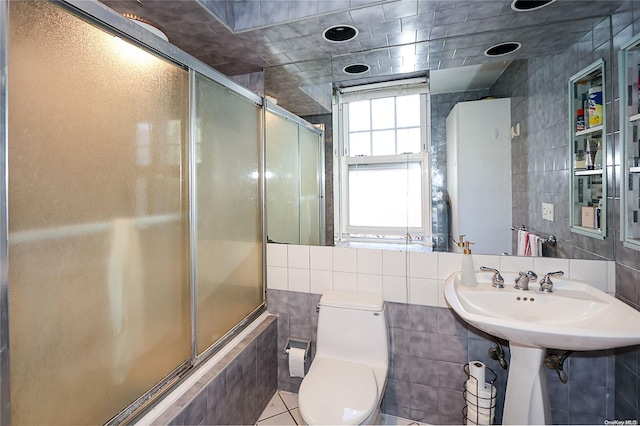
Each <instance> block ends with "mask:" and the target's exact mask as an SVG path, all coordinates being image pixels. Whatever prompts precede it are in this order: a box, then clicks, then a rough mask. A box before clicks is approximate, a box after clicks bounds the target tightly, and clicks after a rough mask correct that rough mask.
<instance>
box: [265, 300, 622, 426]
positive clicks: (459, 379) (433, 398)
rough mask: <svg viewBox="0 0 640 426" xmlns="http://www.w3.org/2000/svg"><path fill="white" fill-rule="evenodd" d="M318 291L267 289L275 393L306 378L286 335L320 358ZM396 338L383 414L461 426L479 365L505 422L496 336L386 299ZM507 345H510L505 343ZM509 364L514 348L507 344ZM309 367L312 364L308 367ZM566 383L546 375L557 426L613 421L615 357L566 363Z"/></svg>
mask: <svg viewBox="0 0 640 426" xmlns="http://www.w3.org/2000/svg"><path fill="white" fill-rule="evenodd" d="M319 300H320V295H318V294H308V293H299V292H293V291H285V290H273V289H270V290H268V292H267V306H268V310H269V312H271V313H272V314H275V315H278V354H279V355H278V388H279V389H281V390H285V391H289V392H296V393H297V392H298V389H299V387H300V383H301V382H302V379H300V378H291V377H289V374H288V363H287V357H286V354H284V352H283V349H284V346H285V345H286V339H287V336H297V337H304V338H308V339H311V340H312V341H313V344H312V353H313V354H314V353H315V342H316V327H317V321H318V317H317V313H316V310H315V307H316V304H317V303H318V302H319ZM386 304H387V309H388V319H389V327H390V335H391V364H390V368H389V375H388V379H387V388H386V392H385V395H384V399H383V405H382V411H383V412H384V413H385V414H391V415H395V416H399V417H404V418H408V419H412V420H415V421H420V422H425V423H430V424H461V423H462V409H463V407H464V405H465V402H464V399H463V394H462V390H463V384H464V382H465V380H466V375H465V373H464V370H463V366H464V365H465V364H466V363H467V362H468V361H470V360H480V361H482V362H484V363H485V364H486V365H487V366H488V367H490V368H491V369H493V370H494V371H495V372H496V375H497V379H496V387H497V388H498V395H497V410H496V421H497V422H501V419H502V409H503V405H504V394H505V390H506V378H507V372H506V371H504V370H502V369H501V368H500V366H499V364H498V362H497V361H495V360H493V359H491V358H490V357H489V355H488V350H489V348H490V347H491V346H493V345H495V341H494V340H493V338H492V337H490V336H488V335H486V334H484V333H482V332H480V331H478V330H476V329H475V328H473V327H469V326H467V324H466V323H465V322H463V321H462V320H460V319H459V318H458V317H457V316H456V315H455V314H454V313H453V311H452V310H450V309H446V308H438V307H431V306H420V305H412V304H404V303H392V302H386ZM502 343H503V344H505V343H506V342H502ZM505 350H506V353H507V359H508V357H509V348H508V347H505ZM309 364H310V363H308V364H307V368H308V366H309ZM564 369H565V371H566V372H567V373H568V375H569V382H568V383H567V384H563V383H561V382H560V380H559V379H558V377H557V375H556V373H555V372H554V371H551V370H547V380H548V385H549V390H550V400H551V408H552V417H553V422H554V423H555V424H602V423H603V422H604V420H606V419H613V418H614V397H613V395H614V381H615V371H614V356H613V354H612V353H605V352H585V353H581V354H574V355H572V356H571V357H569V358H568V360H567V361H566V362H565V368H564Z"/></svg>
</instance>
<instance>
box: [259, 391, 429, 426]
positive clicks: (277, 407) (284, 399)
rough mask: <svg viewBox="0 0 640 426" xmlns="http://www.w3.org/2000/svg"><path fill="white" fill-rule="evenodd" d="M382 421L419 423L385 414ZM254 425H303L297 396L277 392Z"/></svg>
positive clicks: (388, 422)
mask: <svg viewBox="0 0 640 426" xmlns="http://www.w3.org/2000/svg"><path fill="white" fill-rule="evenodd" d="M382 420H383V421H384V423H383V424H384V425H403V426H406V425H420V423H417V422H414V421H412V420H407V419H403V418H400V417H395V416H388V415H386V414H383V415H382ZM256 425H258V426H262V425H281V426H289V425H291V426H294V425H304V422H303V421H302V417H301V416H300V411H299V410H298V395H297V394H295V393H291V392H283V391H277V392H276V393H275V394H273V398H271V401H269V404H268V405H267V407H266V408H265V409H264V411H263V412H262V414H261V415H260V418H259V419H258V422H257V423H256Z"/></svg>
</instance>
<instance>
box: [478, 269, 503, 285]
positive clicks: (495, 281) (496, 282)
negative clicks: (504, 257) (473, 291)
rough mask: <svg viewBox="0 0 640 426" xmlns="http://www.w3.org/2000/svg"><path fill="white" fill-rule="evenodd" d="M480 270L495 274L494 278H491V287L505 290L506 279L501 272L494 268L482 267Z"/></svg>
mask: <svg viewBox="0 0 640 426" xmlns="http://www.w3.org/2000/svg"><path fill="white" fill-rule="evenodd" d="M480 270H481V271H489V272H493V277H491V282H492V284H491V285H492V286H494V287H497V288H504V278H502V275H500V271H498V270H497V269H494V268H489V267H488V266H481V267H480Z"/></svg>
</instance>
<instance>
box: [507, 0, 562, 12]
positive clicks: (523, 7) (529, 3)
mask: <svg viewBox="0 0 640 426" xmlns="http://www.w3.org/2000/svg"><path fill="white" fill-rule="evenodd" d="M554 1H556V0H513V2H511V9H513V10H515V11H516V12H528V11H530V10H536V9H540V8H542V7H545V6H548V5H550V4H551V3H553V2H554Z"/></svg>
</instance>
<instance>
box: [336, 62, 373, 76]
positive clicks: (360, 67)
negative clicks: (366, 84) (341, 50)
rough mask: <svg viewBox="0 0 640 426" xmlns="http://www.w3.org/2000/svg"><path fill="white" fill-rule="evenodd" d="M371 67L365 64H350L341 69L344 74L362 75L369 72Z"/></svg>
mask: <svg viewBox="0 0 640 426" xmlns="http://www.w3.org/2000/svg"><path fill="white" fill-rule="evenodd" d="M370 69H371V67H370V66H369V65H367V64H351V65H347V66H346V67H344V68H343V69H342V71H343V72H344V73H345V74H362V73H365V72H367V71H369V70H370Z"/></svg>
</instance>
